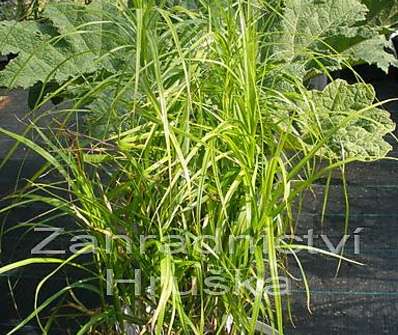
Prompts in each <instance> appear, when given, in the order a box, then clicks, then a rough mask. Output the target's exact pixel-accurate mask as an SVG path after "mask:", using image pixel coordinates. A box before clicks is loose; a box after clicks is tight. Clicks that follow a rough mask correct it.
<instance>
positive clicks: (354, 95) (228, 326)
mask: <svg viewBox="0 0 398 335" xmlns="http://www.w3.org/2000/svg"><path fill="white" fill-rule="evenodd" d="M348 2H350V3H351V7H350V10H352V11H354V10H357V11H358V13H357V16H358V17H361V15H362V14H363V12H364V11H365V9H364V8H366V7H364V5H362V4H361V3H360V2H358V1H347V3H348ZM98 4H100V5H98ZM311 4H312V5H313V6H314V7H313V8H312V9H313V10H316V8H315V7H316V4H315V2H314V3H313V2H311ZM318 5H319V4H318ZM321 5H322V4H321ZM321 5H319V6H321ZM62 6H64V7H62ZM286 6H287V7H286ZM289 6H290V7H289ZM65 8H67V9H68V11H63V10H64V9H65ZM344 8H346V7H344ZM105 9H107V10H105ZM295 9H296V8H295V5H292V4H289V2H288V4H287V5H286V4H285V3H284V2H281V1H260V0H259V1H242V0H236V1H232V0H226V1H217V2H207V1H195V2H192V3H191V4H185V5H184V4H182V5H178V4H174V3H170V2H167V1H161V2H158V3H157V4H156V3H155V2H154V1H153V2H152V1H145V2H143V1H132V2H129V3H126V2H122V1H120V2H118V3H116V4H113V3H111V2H108V1H98V2H95V1H94V2H93V4H92V5H90V6H88V7H83V6H81V7H79V6H76V5H71V4H68V3H64V4H61V5H58V7H57V5H54V7H50V9H48V13H50V14H51V13H57V15H58V16H57V17H58V20H59V22H58V21H57V18H56V17H54V18H53V23H54V22H55V23H54V24H63V25H64V26H61V28H62V27H63V28H64V29H60V35H58V34H55V35H52V36H50V38H49V39H47V40H45V41H44V42H43V41H40V43H42V44H41V45H42V48H43V49H45V50H50V49H48V48H50V47H51V48H55V47H59V46H60V45H61V46H63V47H65V48H68V39H69V38H70V39H72V41H75V42H76V43H80V44H81V45H89V40H90V39H95V38H97V37H98V36H100V37H101V38H102V43H103V44H102V45H101V47H102V48H103V49H102V50H101V52H97V51H98V50H96V51H95V52H93V53H92V54H90V55H89V56H90V57H91V63H90V64H89V63H87V67H86V68H84V67H83V65H82V63H83V61H86V60H87V59H86V56H87V52H81V53H78V54H73V53H72V55H70V54H68V55H69V56H68V57H66V58H65V59H63V60H59V62H58V63H56V62H54V63H53V64H55V65H54V66H53V67H52V68H50V69H51V70H50V71H48V72H47V74H46V77H45V78H44V79H43V80H42V86H41V87H42V88H41V90H40V91H39V98H38V99H37V101H36V105H35V107H34V111H33V112H35V110H39V108H40V107H41V106H42V105H43V104H45V103H46V102H48V101H49V100H50V99H52V98H54V97H55V96H63V97H65V98H66V103H65V104H64V105H61V106H60V107H58V109H56V110H55V111H50V112H48V113H49V114H50V115H56V118H55V120H54V122H53V123H52V124H51V126H50V127H48V128H46V129H43V127H39V126H37V125H36V124H35V123H32V125H31V127H30V129H31V130H32V131H33V133H34V135H35V137H34V140H32V139H30V138H29V137H28V136H24V135H20V134H14V133H12V132H10V131H7V130H5V129H0V132H1V133H3V134H5V135H7V136H10V137H11V138H14V139H15V140H17V141H18V142H19V143H23V144H24V145H25V146H27V147H28V148H30V149H31V150H33V151H35V152H36V153H37V154H38V155H40V156H42V157H43V158H44V159H45V161H46V164H44V165H43V167H42V169H40V171H38V172H37V173H36V174H35V175H34V176H33V177H32V178H31V179H30V180H29V182H28V183H27V185H26V186H24V187H23V188H22V189H21V191H19V192H17V193H15V194H13V195H11V196H10V199H11V200H13V204H12V205H11V206H9V207H6V208H4V209H3V210H2V212H7V211H8V210H9V209H10V207H11V208H15V207H18V206H19V205H22V204H26V203H36V202H37V203H44V204H46V205H47V206H49V208H50V209H49V213H52V211H54V209H56V210H57V212H62V213H64V214H65V215H67V216H68V217H70V218H73V220H74V222H75V223H76V224H77V225H78V226H79V227H80V228H81V229H82V231H83V232H84V234H85V235H86V239H85V240H84V243H82V244H83V246H81V248H79V249H78V250H75V251H76V252H74V253H72V254H71V255H70V257H68V258H66V259H65V258H63V259H61V258H54V257H53V258H49V257H43V258H35V257H32V258H29V259H25V260H21V261H19V262H16V263H14V264H8V265H6V266H5V267H2V268H0V273H6V272H7V271H10V270H15V269H17V268H19V267H25V266H28V265H29V264H31V263H56V264H59V265H58V267H57V268H56V269H55V270H54V271H53V272H51V273H50V274H49V275H48V276H46V277H45V278H43V280H42V281H41V282H40V284H39V285H38V287H37V289H36V292H35V302H36V303H35V310H34V311H33V312H32V313H31V314H30V315H29V316H28V317H27V318H26V319H25V320H23V321H22V322H21V323H20V324H19V325H18V326H16V327H15V328H14V329H13V330H12V331H11V332H10V333H9V334H15V333H18V331H19V329H21V327H23V326H24V325H25V324H27V323H28V322H30V321H32V320H36V323H37V324H38V326H39V327H40V328H41V330H42V332H43V334H45V333H49V332H50V330H51V326H52V325H53V323H54V320H56V319H57V317H58V316H57V313H59V306H58V305H57V302H58V301H59V299H60V297H61V296H63V297H75V293H74V292H75V291H76V290H78V289H79V290H82V289H83V290H84V289H87V290H89V291H90V292H94V293H95V296H96V297H97V298H96V302H97V306H98V308H96V309H95V312H93V311H91V310H90V308H88V307H87V306H86V305H85V303H84V301H81V300H79V299H73V300H74V306H75V307H76V306H77V307H78V308H77V309H78V311H79V312H80V313H81V314H82V315H83V316H84V317H83V319H82V320H84V321H82V324H81V326H80V329H79V331H78V332H77V333H78V334H91V333H92V334H99V333H101V334H113V333H114V334H126V333H131V332H133V333H134V332H135V333H142V334H144V333H154V334H198V335H200V334H224V333H228V334H255V333H263V334H283V333H284V323H285V322H286V320H287V318H288V314H289V287H290V285H289V282H290V281H291V280H295V278H294V277H293V276H292V275H291V274H290V271H289V267H288V264H289V263H292V262H293V263H296V267H297V268H298V269H299V271H300V273H301V280H302V283H303V284H304V288H305V290H306V292H307V297H308V299H307V300H308V307H309V305H310V301H309V299H310V288H309V286H308V282H307V279H306V275H305V269H304V268H303V265H302V264H301V262H300V258H299V256H298V251H302V250H307V251H308V250H311V251H315V252H318V253H320V254H323V255H326V256H330V257H336V258H339V259H340V260H344V261H351V262H354V263H355V261H352V260H347V259H346V258H344V257H343V256H342V255H335V254H333V253H330V252H328V251H325V250H320V249H315V248H313V247H308V246H305V245H302V244H298V243H297V242H295V239H294V238H288V237H286V236H288V235H292V234H294V231H295V230H296V225H297V216H298V209H297V206H296V205H297V200H298V199H299V198H300V197H301V195H302V194H303V192H305V191H306V190H308V189H309V188H311V185H312V184H313V183H314V182H316V180H318V179H319V178H324V177H325V176H326V177H328V176H330V174H331V173H332V172H333V171H335V170H340V169H344V167H345V165H346V164H348V163H350V162H353V161H358V160H360V161H372V160H375V159H380V158H382V157H384V156H385V155H386V154H387V153H388V152H389V150H390V149H391V147H390V146H389V144H388V143H387V142H385V141H384V139H383V137H384V136H385V135H386V134H388V133H390V132H392V131H393V130H394V124H393V123H392V121H391V120H390V118H389V115H388V113H387V112H385V111H384V110H382V109H380V108H378V107H380V105H381V103H376V104H374V100H375V94H374V90H373V88H372V87H371V86H370V85H366V84H363V83H358V84H354V85H349V84H347V83H346V82H344V81H342V80H332V82H331V83H330V84H329V85H328V86H327V87H326V88H325V90H324V91H311V90H308V88H307V86H306V82H307V80H308V79H309V78H311V76H313V75H314V74H318V73H322V72H323V73H324V74H326V75H329V70H330V69H334V68H337V67H339V66H341V65H342V64H345V65H348V66H349V64H350V63H349V61H350V59H351V58H350V57H352V52H353V51H352V50H351V51H352V52H351V51H350V52H347V53H344V52H342V51H340V50H336V48H335V47H334V46H333V45H332V41H331V40H324V39H323V36H320V35H317V36H310V37H309V36H308V34H310V33H311V32H309V31H302V32H296V34H295V35H294V36H293V34H292V30H293V29H294V28H295V26H294V24H295V22H296V23H297V22H298V21H299V20H297V21H293V20H292V18H293V13H295ZM73 11H76V13H79V14H80V13H81V12H82V11H91V12H89V15H87V17H89V18H91V21H88V22H79V21H78V19H76V18H77V16H74V15H73V14H70V13H73ZM66 12H67V13H69V15H70V16H71V18H70V21H68V22H73V23H74V24H75V25H74V26H72V25H71V26H72V28H71V30H68V29H67V28H68V27H69V28H70V26H68V25H67V21H66V20H64V18H65V17H68V15H67V14H65V13H66ZM365 12H366V11H365ZM60 13H62V15H64V16H60ZM50 14H48V15H50ZM297 15H298V14H297ZM62 20H63V21H62ZM61 21H62V23H60V22H61ZM76 24H77V25H76ZM341 24H346V26H347V30H349V31H350V34H351V33H352V32H353V30H354V29H355V24H356V21H355V20H351V21H349V22H343V23H341ZM289 34H290V35H289ZM338 34H342V32H341V31H339V32H338ZM287 35H289V36H290V37H291V38H287V42H286V38H285V40H284V37H286V36H287ZM339 36H340V35H339ZM10 38H12V37H10ZM309 38H311V39H309ZM309 41H310V42H309ZM38 43H39V42H38ZM295 43H296V44H295ZM46 48H47V49H46ZM70 48H72V46H71V47H70ZM70 48H69V49H67V51H68V52H70V50H71V49H70ZM38 53H40V49H38V48H35V50H33V51H32V53H31V56H30V57H28V58H21V60H20V62H22V69H24V66H25V68H28V66H27V65H28V64H29V61H30V59H39V57H38ZM39 55H40V54H39ZM94 56H96V57H94ZM21 57H23V55H22V56H21ZM74 58H76V59H77V60H78V61H80V64H77V62H76V63H73V64H72V62H73V61H74V60H73V59H74ZM42 64H43V68H44V69H45V68H46V67H45V65H44V63H42ZM11 66H13V65H12V64H11ZM68 66H69V67H68ZM78 66H80V67H79V69H78ZM90 69H95V70H94V71H90ZM11 70H12V68H10V69H9V72H7V73H5V74H4V76H6V78H7V79H8V80H9V86H10V87H12V86H13V84H14V83H16V82H19V81H21V82H22V81H23V79H21V76H23V70H20V71H19V73H16V74H15V75H10V73H11ZM66 70H68V71H71V72H73V73H71V74H70V75H68V76H66V75H65V76H62V75H61V71H66ZM44 73H46V72H45V71H44ZM54 78H55V80H57V79H56V78H58V79H59V78H61V79H60V80H59V82H58V83H57V85H56V88H55V89H53V90H52V91H51V92H48V91H46V89H45V87H46V86H47V85H49V84H50V83H51V82H53V80H54ZM30 84H32V83H30ZM40 117H43V116H42V115H39V116H38V118H40ZM49 175H51V176H52V178H49V177H48V176H49ZM32 224H33V225H35V224H36V225H39V224H48V222H45V223H43V222H41V221H40V216H39V217H37V218H34V219H33V220H32V221H31V222H29V227H32ZM24 227H25V228H26V225H24V224H21V225H20V226H19V228H20V229H23V228H24ZM13 229H15V227H13ZM5 232H7V227H6V228H5ZM87 236H90V238H89V239H88V240H87ZM87 253H89V254H90V255H91V258H90V262H83V261H81V262H80V263H79V260H80V259H81V256H82V254H87ZM288 259H289V260H291V261H290V262H288ZM65 267H77V268H79V269H80V270H85V271H87V272H86V273H87V276H86V277H85V278H84V279H80V280H76V281H75V282H73V283H71V284H70V285H68V286H66V287H65V288H64V289H62V290H61V291H59V292H58V293H57V294H55V295H53V296H51V297H47V298H46V299H42V298H41V294H42V291H43V290H45V285H46V282H47V281H48V279H49V278H50V277H51V276H53V275H54V274H55V273H57V272H58V271H60V269H61V268H65ZM123 280H124V282H123ZM126 280H127V282H126ZM55 305H56V306H58V307H57V308H55V309H52V308H53V307H54V306H55ZM45 311H46V312H47V313H50V314H51V317H50V318H48V317H46V318H42V317H41V315H42V314H43V312H45Z"/></svg>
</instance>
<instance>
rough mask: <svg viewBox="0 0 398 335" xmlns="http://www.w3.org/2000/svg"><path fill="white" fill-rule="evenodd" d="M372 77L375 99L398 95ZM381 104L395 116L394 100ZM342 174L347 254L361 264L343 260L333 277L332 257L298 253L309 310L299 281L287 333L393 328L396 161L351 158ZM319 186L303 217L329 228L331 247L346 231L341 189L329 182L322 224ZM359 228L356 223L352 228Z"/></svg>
mask: <svg viewBox="0 0 398 335" xmlns="http://www.w3.org/2000/svg"><path fill="white" fill-rule="evenodd" d="M373 84H374V86H375V88H376V90H377V92H378V96H379V98H380V99H382V100H384V99H388V98H395V97H398V83H397V82H394V81H391V80H387V79H384V80H380V81H377V82H374V83H373ZM387 107H388V109H389V110H390V111H391V113H392V116H393V118H394V120H395V122H398V104H397V103H390V104H389V105H388V106H387ZM396 135H397V132H396ZM391 143H392V144H393V146H394V151H393V152H392V154H391V156H392V157H398V144H397V143H395V142H394V140H393V139H391ZM348 176H349V177H348V181H349V185H350V186H349V197H350V212H351V217H350V223H349V231H348V234H350V235H351V236H350V239H349V240H348V241H347V244H346V255H348V256H351V257H355V259H356V260H358V261H360V262H363V263H364V264H365V265H364V266H356V265H350V264H343V265H342V267H341V269H340V272H339V275H338V276H337V277H336V276H335V274H336V269H337V265H338V262H337V261H335V260H331V259H328V258H325V257H322V256H318V255H313V256H305V255H304V254H303V253H301V257H303V259H304V261H303V266H304V268H305V270H306V272H307V276H308V279H309V282H310V287H311V290H312V303H311V310H312V314H311V315H310V314H309V313H308V310H307V309H306V304H305V294H304V290H303V288H300V287H295V288H294V293H295V294H296V297H295V298H294V299H295V302H294V310H293V320H294V322H295V325H296V328H293V327H291V328H290V330H289V331H288V332H287V334H288V335H293V334H294V335H307V334H310V335H318V334H319V335H350V334H372V335H373V334H398V206H397V205H398V162H395V161H391V160H385V161H381V162H377V163H371V164H354V165H352V166H351V167H350V168H349V169H348ZM323 190H324V186H323V185H317V186H316V187H314V193H315V195H313V196H309V197H308V201H307V202H306V205H305V212H306V214H304V215H303V216H302V218H301V221H302V224H303V226H305V227H307V228H308V229H314V235H317V234H318V235H320V234H327V236H328V238H329V240H330V242H331V243H332V245H333V246H337V245H338V243H339V241H340V240H341V239H342V237H343V235H344V197H343V190H342V186H341V184H339V183H338V182H337V183H335V185H333V186H332V187H331V190H330V201H329V205H328V215H327V216H326V219H325V223H324V225H323V226H322V225H321V224H320V215H319V212H320V209H321V208H322V207H321V206H322V200H323V198H322V194H323ZM357 228H362V230H361V232H360V233H359V234H354V232H355V231H356V229H357ZM305 233H306V229H303V231H302V234H305ZM355 235H357V239H358V236H359V246H360V249H359V250H355V243H354V241H355V240H354V236H355ZM325 239H326V238H325ZM314 244H315V245H316V246H319V247H322V248H324V249H325V248H326V244H325V241H324V240H323V239H322V238H321V237H318V238H315V239H314ZM355 251H357V253H359V254H356V253H355Z"/></svg>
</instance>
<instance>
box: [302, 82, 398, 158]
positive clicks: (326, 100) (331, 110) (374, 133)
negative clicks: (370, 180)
mask: <svg viewBox="0 0 398 335" xmlns="http://www.w3.org/2000/svg"><path fill="white" fill-rule="evenodd" d="M309 95H310V97H309V98H310V99H311V100H310V101H312V102H313V107H311V108H310V106H307V105H305V104H304V103H300V104H299V106H300V108H299V109H298V118H299V119H302V123H301V124H302V125H303V126H302V127H301V129H300V132H301V133H302V136H303V138H304V139H305V138H307V140H309V141H311V136H313V135H312V134H310V133H309V132H308V129H314V127H319V130H320V132H321V133H322V134H324V135H327V134H328V131H330V130H331V129H334V128H337V129H338V130H337V132H334V133H333V135H332V136H331V137H329V138H328V140H327V147H325V149H324V150H323V151H322V153H323V154H325V155H327V156H330V155H332V156H334V157H336V156H338V157H341V156H342V157H345V158H349V157H350V158H355V159H358V160H369V159H379V158H382V157H385V156H386V155H387V153H388V152H389V151H390V150H391V149H392V147H391V145H390V144H389V143H387V142H386V141H385V139H384V136H385V135H387V134H388V133H391V132H392V131H394V129H395V123H394V122H393V121H392V120H391V118H390V114H389V113H388V112H387V111H385V110H382V109H380V108H376V107H370V106H371V105H372V103H373V102H374V100H375V97H376V94H375V91H374V89H373V87H372V86H371V85H368V84H363V83H358V84H354V85H349V84H348V83H347V82H345V81H343V80H336V81H334V82H332V83H331V84H329V85H328V86H327V87H326V88H325V90H324V91H322V92H319V91H311V92H309ZM311 109H315V115H316V118H313V117H312V116H313V115H314V113H313V112H311ZM355 113H356V114H357V115H355V117H353V114H355ZM311 123H313V125H312V126H309V124H311ZM304 125H305V126H304ZM309 143H310V142H309Z"/></svg>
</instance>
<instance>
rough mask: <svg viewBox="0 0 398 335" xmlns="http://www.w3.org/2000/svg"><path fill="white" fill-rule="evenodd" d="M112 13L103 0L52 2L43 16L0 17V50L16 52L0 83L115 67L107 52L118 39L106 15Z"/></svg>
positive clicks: (27, 81) (62, 77)
mask: <svg viewBox="0 0 398 335" xmlns="http://www.w3.org/2000/svg"><path fill="white" fill-rule="evenodd" d="M104 6H106V8H103V7H104ZM115 13H116V8H115V7H114V6H113V5H112V4H111V3H110V2H109V1H106V0H102V1H95V2H94V3H93V4H91V5H89V6H83V5H77V4H74V3H53V4H49V5H48V7H47V9H46V10H45V12H44V13H43V15H44V17H45V18H46V19H47V20H43V21H40V22H30V21H24V22H15V21H2V22H0V36H1V37H0V54H9V53H14V54H18V57H16V58H15V59H14V60H13V61H11V63H10V64H9V65H8V66H7V67H6V69H5V70H4V71H1V72H0V86H7V87H9V88H14V87H25V88H26V87H31V86H33V85H34V84H35V83H37V82H39V81H41V82H44V81H47V80H55V81H57V82H59V83H61V82H63V81H65V80H67V79H68V78H70V77H72V76H75V75H79V74H84V73H92V72H95V71H96V70H98V69H103V68H104V69H106V70H107V71H109V72H113V71H115V67H116V64H117V59H118V57H117V56H115V55H113V56H112V61H111V60H110V57H107V55H108V54H109V52H110V51H111V50H112V49H114V48H116V47H118V46H120V45H121V42H120V40H118V39H117V38H116V36H120V34H119V33H118V32H119V30H118V29H119V28H118V26H117V25H116V24H115V23H114V24H112V23H110V22H109V20H107V17H108V18H109V16H110V15H115ZM105 16H106V17H105Z"/></svg>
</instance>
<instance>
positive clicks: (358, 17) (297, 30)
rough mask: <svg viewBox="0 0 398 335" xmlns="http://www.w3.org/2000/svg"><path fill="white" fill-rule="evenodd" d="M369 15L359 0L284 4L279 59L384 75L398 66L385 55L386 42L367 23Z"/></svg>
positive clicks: (300, 0) (302, 0)
mask: <svg viewBox="0 0 398 335" xmlns="http://www.w3.org/2000/svg"><path fill="white" fill-rule="evenodd" d="M368 13H369V10H368V8H367V6H366V5H365V4H364V3H363V2H362V1H359V0H323V1H317V0H289V1H286V6H285V8H284V15H283V19H282V23H281V28H282V31H281V33H280V35H279V38H278V48H277V50H278V52H280V54H279V55H280V56H279V57H280V58H283V59H288V60H290V61H303V62H308V61H310V62H311V59H309V57H308V55H310V56H311V57H314V55H317V58H318V61H321V62H322V63H323V65H324V66H329V67H331V68H338V67H341V65H342V64H344V62H347V63H354V64H355V63H369V64H376V65H377V66H378V67H379V68H381V69H383V70H384V71H386V72H387V70H388V67H389V65H391V64H395V65H397V64H398V63H397V61H396V59H395V58H394V56H393V55H391V54H389V53H387V52H386V51H385V47H386V46H389V42H388V40H387V38H386V36H384V35H383V34H381V31H380V30H381V29H379V28H378V27H376V26H375V25H374V24H373V23H372V22H369V21H368V20H367V15H368ZM338 53H339V56H337V55H338ZM312 65H314V63H312Z"/></svg>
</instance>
